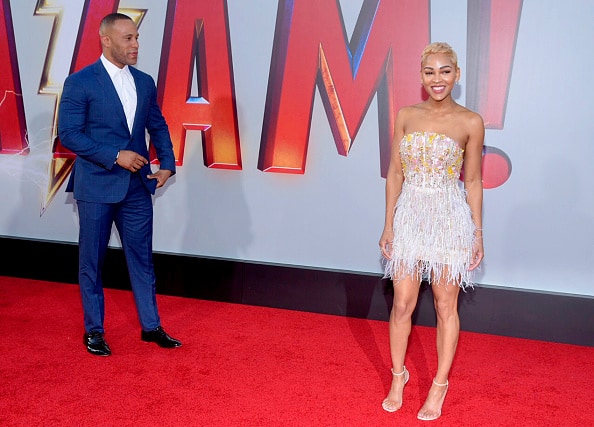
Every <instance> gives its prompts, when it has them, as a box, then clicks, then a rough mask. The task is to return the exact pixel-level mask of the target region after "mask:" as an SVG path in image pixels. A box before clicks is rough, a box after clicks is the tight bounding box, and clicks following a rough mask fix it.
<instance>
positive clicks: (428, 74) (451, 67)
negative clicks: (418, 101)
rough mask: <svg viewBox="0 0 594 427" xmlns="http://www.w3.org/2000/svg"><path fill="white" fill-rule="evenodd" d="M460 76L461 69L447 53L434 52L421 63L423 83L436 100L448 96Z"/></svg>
mask: <svg viewBox="0 0 594 427" xmlns="http://www.w3.org/2000/svg"><path fill="white" fill-rule="evenodd" d="M459 78H460V69H459V68H457V67H456V65H455V64H454V63H453V62H452V60H451V58H450V56H449V55H447V54H445V53H433V54H431V55H429V56H427V58H426V59H425V61H424V62H423V64H421V83H422V84H423V87H424V88H425V91H427V94H429V96H430V97H431V98H432V99H434V100H435V101H441V100H443V99H445V98H447V97H448V96H449V95H450V93H451V92H452V90H453V89H454V85H455V84H456V82H457V81H458V79H459Z"/></svg>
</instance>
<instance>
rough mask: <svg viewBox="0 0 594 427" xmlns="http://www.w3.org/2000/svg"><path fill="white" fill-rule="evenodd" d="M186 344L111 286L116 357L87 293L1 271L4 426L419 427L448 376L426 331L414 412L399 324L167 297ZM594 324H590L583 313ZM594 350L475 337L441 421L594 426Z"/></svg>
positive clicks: (431, 332) (418, 338) (413, 351)
mask: <svg viewBox="0 0 594 427" xmlns="http://www.w3.org/2000/svg"><path fill="white" fill-rule="evenodd" d="M159 307H160V312H161V318H162V320H163V325H164V327H165V328H166V330H167V331H168V332H169V333H170V334H171V335H172V336H174V337H176V338H179V339H181V340H182V341H183V343H184V345H183V347H181V348H179V349H173V350H165V349H161V348H159V347H157V346H156V345H154V344H148V343H144V342H142V341H140V330H139V326H138V321H137V318H136V313H135V310H134V305H133V301H132V295H131V293H130V292H127V291H116V290H106V330H107V333H106V339H107V341H108V343H109V344H110V346H111V349H112V352H113V354H112V356H110V357H107V358H100V357H96V356H92V355H90V354H88V353H87V352H86V350H85V348H84V347H83V344H82V334H83V332H84V331H83V327H82V314H81V308H80V300H79V293H78V287H77V286H74V285H64V284H57V283H47V282H40V281H29V280H21V279H13V278H5V277H0V327H1V333H0V355H1V358H2V359H1V360H2V362H1V366H0V426H52V427H54V426H152V425H156V426H386V425H398V426H413V425H427V422H422V421H417V419H416V413H417V411H418V409H419V408H420V407H421V405H422V403H423V400H424V397H425V395H426V393H427V391H428V389H429V385H430V383H431V378H432V373H433V372H434V370H435V365H436V360H435V346H434V340H435V329H433V328H426V327H415V328H413V333H412V336H411V343H410V348H409V354H408V358H407V361H406V366H407V368H408V369H409V371H410V374H411V379H410V381H409V383H408V385H407V386H406V389H405V392H404V406H403V409H401V410H400V411H398V412H396V413H392V414H389V413H387V412H384V411H383V410H382V408H381V401H382V400H383V399H384V397H385V395H386V393H387V390H388V387H389V385H390V381H391V374H390V362H389V349H388V338H387V337H388V325H387V323H386V322H381V321H369V320H361V319H349V318H344V317H337V316H327V315H319V314H312V313H303V312H296V311H286V310H278V309H269V308H261V307H252V306H243V305H234V304H226V303H217V302H209V301H202V300H195V299H186V298H179V297H166V296H159ZM584 320H586V319H584ZM593 360H594V348H591V347H580V346H572V345H565V344H552V343H546V342H538V341H530V340H524V339H512V338H505V337H496V336H491V335H483V334H476V333H464V332H463V333H462V334H461V336H460V345H459V351H458V355H457V358H456V360H455V363H454V367H453V369H452V372H451V375H450V389H449V392H448V396H447V398H446V400H445V404H444V407H443V415H442V417H441V418H440V419H439V420H437V421H433V422H430V423H429V424H433V425H441V426H520V425H521V426H555V427H558V426H572V427H577V426H592V425H594V413H593V411H594V410H593V409H592V404H593V402H594V369H593Z"/></svg>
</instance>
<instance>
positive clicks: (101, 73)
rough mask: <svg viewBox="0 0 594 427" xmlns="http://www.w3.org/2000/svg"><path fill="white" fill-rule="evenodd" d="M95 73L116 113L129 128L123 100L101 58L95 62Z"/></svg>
mask: <svg viewBox="0 0 594 427" xmlns="http://www.w3.org/2000/svg"><path fill="white" fill-rule="evenodd" d="M95 65H96V67H95V75H96V76H97V81H98V82H99V84H100V85H101V87H102V88H103V91H104V92H105V94H106V95H107V98H108V101H109V103H110V104H111V105H113V106H114V113H115V115H116V116H118V118H119V119H120V121H121V122H122V124H123V125H124V126H125V127H126V129H128V122H127V121H126V113H124V106H123V105H122V101H120V97H119V95H118V93H117V91H116V89H115V86H114V85H113V82H112V81H111V77H109V73H108V72H107V70H106V69H105V67H104V66H103V64H102V63H101V60H98V61H97V62H96V63H95Z"/></svg>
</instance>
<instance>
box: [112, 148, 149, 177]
mask: <svg viewBox="0 0 594 427" xmlns="http://www.w3.org/2000/svg"><path fill="white" fill-rule="evenodd" d="M116 163H117V164H118V165H120V166H121V167H123V168H124V169H126V170H129V171H130V172H132V173H134V172H138V170H139V169H140V168H141V167H143V166H144V165H146V164H148V160H147V159H145V158H144V157H143V156H141V155H140V154H138V153H137V152H135V151H130V150H120V154H118V158H117V159H116Z"/></svg>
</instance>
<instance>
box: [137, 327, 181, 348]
mask: <svg viewBox="0 0 594 427" xmlns="http://www.w3.org/2000/svg"><path fill="white" fill-rule="evenodd" d="M140 339H141V340H142V341H146V342H154V343H157V345H158V346H160V347H163V348H174V347H181V345H182V343H181V342H180V341H178V340H176V339H175V338H171V337H170V336H169V335H167V332H165V330H164V329H163V328H162V327H160V326H159V327H158V328H157V329H153V330H152V331H142V332H141V333H140Z"/></svg>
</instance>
